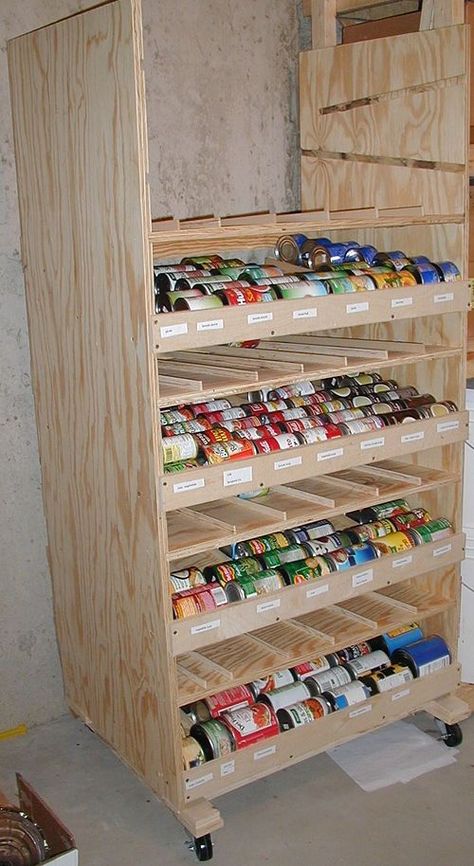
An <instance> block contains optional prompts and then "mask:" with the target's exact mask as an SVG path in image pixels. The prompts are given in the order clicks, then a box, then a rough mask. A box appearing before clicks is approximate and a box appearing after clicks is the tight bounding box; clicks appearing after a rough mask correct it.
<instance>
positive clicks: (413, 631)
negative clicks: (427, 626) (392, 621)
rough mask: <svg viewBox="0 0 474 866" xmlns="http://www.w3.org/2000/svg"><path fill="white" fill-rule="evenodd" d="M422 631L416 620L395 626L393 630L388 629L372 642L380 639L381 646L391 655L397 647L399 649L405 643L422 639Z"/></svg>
mask: <svg viewBox="0 0 474 866" xmlns="http://www.w3.org/2000/svg"><path fill="white" fill-rule="evenodd" d="M422 638H423V632H422V630H421V628H420V626H419V625H418V623H416V622H411V623H409V624H408V625H402V626H400V628H396V629H394V630H393V631H388V632H386V633H385V634H383V635H381V636H380V638H378V639H377V640H376V641H373V644H374V646H375V644H376V643H377V646H378V642H379V641H380V644H381V646H383V647H384V648H385V649H386V650H387V652H388V654H389V656H390V657H391V656H392V653H394V652H395V650H397V649H401V647H404V646H407V644H411V643H414V642H415V641H419V640H422Z"/></svg>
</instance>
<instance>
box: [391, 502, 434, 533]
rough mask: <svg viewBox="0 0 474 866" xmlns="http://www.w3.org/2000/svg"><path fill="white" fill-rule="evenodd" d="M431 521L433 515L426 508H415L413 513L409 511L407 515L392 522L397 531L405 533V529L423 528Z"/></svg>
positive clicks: (399, 515) (399, 516) (393, 519)
mask: <svg viewBox="0 0 474 866" xmlns="http://www.w3.org/2000/svg"><path fill="white" fill-rule="evenodd" d="M430 521H431V514H429V512H428V511H426V509H425V508H414V509H413V511H408V512H407V513H406V514H398V515H397V516H396V517H392V520H391V521H390V522H391V523H393V525H394V527H395V529H397V530H398V529H400V530H402V531H404V530H405V529H416V527H417V526H422V525H423V524H424V523H429V522H430Z"/></svg>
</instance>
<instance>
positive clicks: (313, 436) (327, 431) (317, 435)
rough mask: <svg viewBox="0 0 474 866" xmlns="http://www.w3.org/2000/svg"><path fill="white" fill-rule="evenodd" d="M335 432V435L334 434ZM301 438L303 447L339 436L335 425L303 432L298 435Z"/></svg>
mask: <svg viewBox="0 0 474 866" xmlns="http://www.w3.org/2000/svg"><path fill="white" fill-rule="evenodd" d="M336 430H337V433H336V432H335V431H336ZM298 435H299V436H301V439H302V441H303V444H304V445H314V444H315V443H316V442H326V441H327V440H328V439H335V438H337V436H340V435H341V433H340V430H339V429H338V427H336V425H334V424H333V425H331V426H330V427H328V426H323V425H321V426H318V427H313V428H311V429H310V430H303V431H302V432H301V433H299V434H298Z"/></svg>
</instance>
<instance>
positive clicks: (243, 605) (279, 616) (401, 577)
mask: <svg viewBox="0 0 474 866" xmlns="http://www.w3.org/2000/svg"><path fill="white" fill-rule="evenodd" d="M463 558H464V535H463V534H462V533H458V534H456V535H453V536H451V537H450V538H447V539H445V540H443V541H439V542H433V543H431V544H423V545H421V546H420V547H415V548H412V549H411V550H408V551H406V552H404V553H400V554H393V555H392V556H383V557H381V558H380V559H376V560H373V561H371V562H367V563H365V564H364V565H356V566H354V567H353V568H348V569H346V570H345V571H338V572H333V573H332V574H329V575H326V576H324V577H321V578H318V579H317V580H311V581H305V582H304V583H302V584H299V585H296V586H287V587H284V588H283V589H281V590H279V591H277V592H272V593H268V594H265V595H260V596H257V597H255V598H249V599H246V600H245V601H238V602H234V603H233V604H229V605H223V606H221V607H220V608H218V609H217V610H213V611H209V612H208V613H205V614H200V615H199V616H192V617H187V618H186V619H178V620H174V621H173V622H172V623H171V624H170V626H169V628H170V634H171V641H172V646H173V652H174V654H175V655H176V656H179V655H180V654H182V653H184V652H194V651H196V650H199V649H201V648H202V647H206V646H209V645H210V644H216V643H219V642H222V641H226V640H228V639H230V638H237V637H238V636H239V635H242V634H244V633H245V632H248V631H253V630H255V629H259V628H262V627H264V626H271V625H273V624H275V623H282V622H284V621H288V620H290V619H291V618H293V617H295V616H298V617H300V616H302V617H304V616H308V617H310V618H311V617H312V616H314V613H315V610H316V612H317V614H318V616H319V614H320V612H321V611H322V610H323V609H325V608H328V607H331V606H332V605H335V604H338V605H342V606H344V605H345V603H346V600H347V599H354V598H358V597H360V596H362V597H364V592H366V591H367V588H368V587H369V588H370V589H374V590H377V591H379V590H382V591H383V590H384V589H385V588H386V587H389V588H391V587H392V585H395V584H397V585H398V584H399V583H400V581H405V580H407V579H408V578H411V577H418V575H420V574H426V573H430V572H432V571H433V570H435V569H438V568H447V567H448V566H450V565H452V564H453V563H457V562H460V561H461V560H462V559H463ZM389 592H391V590H389ZM397 592H398V590H397ZM395 594H396V593H395ZM396 597H397V600H398V601H401V602H406V603H407V604H410V605H414V606H415V607H416V609H417V610H421V611H422V612H423V613H425V607H424V600H425V596H424V595H423V594H420V595H417V596H415V595H414V593H413V590H412V588H411V587H410V588H408V587H406V588H405V596H404V597H402V596H401V595H400V594H398V595H397V596H396ZM426 598H427V599H428V604H429V605H430V604H431V603H432V602H431V600H430V599H429V595H428V596H426ZM347 642H348V643H350V641H349V640H348V641H347Z"/></svg>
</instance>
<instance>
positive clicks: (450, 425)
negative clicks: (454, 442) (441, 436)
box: [436, 421, 459, 433]
mask: <svg viewBox="0 0 474 866" xmlns="http://www.w3.org/2000/svg"><path fill="white" fill-rule="evenodd" d="M436 430H437V432H438V433H445V432H446V430H459V421H441V422H440V423H439V424H437V425H436Z"/></svg>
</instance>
